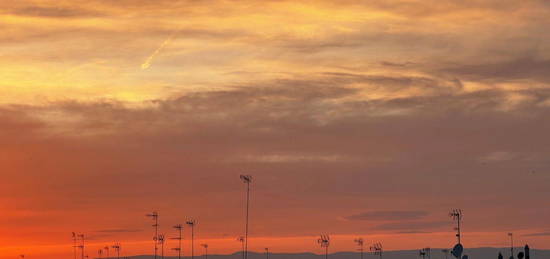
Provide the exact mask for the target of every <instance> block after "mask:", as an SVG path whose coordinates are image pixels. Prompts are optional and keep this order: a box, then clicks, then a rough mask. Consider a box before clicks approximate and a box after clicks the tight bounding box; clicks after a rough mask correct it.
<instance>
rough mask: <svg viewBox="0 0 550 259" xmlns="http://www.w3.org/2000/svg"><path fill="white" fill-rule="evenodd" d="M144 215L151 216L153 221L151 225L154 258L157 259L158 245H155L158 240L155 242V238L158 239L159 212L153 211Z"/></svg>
mask: <svg viewBox="0 0 550 259" xmlns="http://www.w3.org/2000/svg"><path fill="white" fill-rule="evenodd" d="M146 216H147V217H150V218H152V219H153V220H154V221H155V224H154V225H153V227H155V236H154V237H153V242H154V243H155V259H157V254H158V246H157V243H158V242H157V240H158V235H159V232H158V228H159V214H158V212H156V211H153V213H151V214H147V215H146Z"/></svg>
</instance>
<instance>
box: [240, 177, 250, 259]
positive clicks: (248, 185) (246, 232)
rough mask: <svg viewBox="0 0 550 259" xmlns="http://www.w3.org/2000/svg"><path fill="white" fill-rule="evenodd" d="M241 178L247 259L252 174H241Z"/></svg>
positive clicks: (246, 255)
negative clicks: (244, 185)
mask: <svg viewBox="0 0 550 259" xmlns="http://www.w3.org/2000/svg"><path fill="white" fill-rule="evenodd" d="M240 178H241V180H243V182H244V183H246V223H245V230H244V259H248V209H249V204H250V182H251V181H252V176H250V175H241V176H240Z"/></svg>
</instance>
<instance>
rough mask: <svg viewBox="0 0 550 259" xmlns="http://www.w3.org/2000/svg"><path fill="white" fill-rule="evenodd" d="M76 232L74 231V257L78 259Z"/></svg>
mask: <svg viewBox="0 0 550 259" xmlns="http://www.w3.org/2000/svg"><path fill="white" fill-rule="evenodd" d="M76 248H77V246H76V233H75V232H73V252H74V259H76Z"/></svg>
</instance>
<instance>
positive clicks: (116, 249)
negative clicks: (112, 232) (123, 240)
mask: <svg viewBox="0 0 550 259" xmlns="http://www.w3.org/2000/svg"><path fill="white" fill-rule="evenodd" d="M111 247H112V248H113V249H115V251H116V258H117V259H120V243H115V244H114V245H112V246H111Z"/></svg>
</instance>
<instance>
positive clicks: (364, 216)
mask: <svg viewBox="0 0 550 259" xmlns="http://www.w3.org/2000/svg"><path fill="white" fill-rule="evenodd" d="M428 214H429V213H428V212H427V211H370V212H364V213H359V214H355V215H351V216H347V217H345V219H347V220H375V221H378V220H381V221H386V220H388V221H389V220H412V219H422V218H424V217H426V216H427V215H428Z"/></svg>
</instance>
